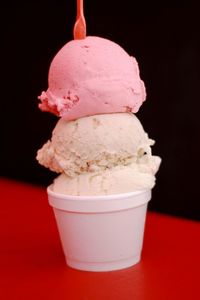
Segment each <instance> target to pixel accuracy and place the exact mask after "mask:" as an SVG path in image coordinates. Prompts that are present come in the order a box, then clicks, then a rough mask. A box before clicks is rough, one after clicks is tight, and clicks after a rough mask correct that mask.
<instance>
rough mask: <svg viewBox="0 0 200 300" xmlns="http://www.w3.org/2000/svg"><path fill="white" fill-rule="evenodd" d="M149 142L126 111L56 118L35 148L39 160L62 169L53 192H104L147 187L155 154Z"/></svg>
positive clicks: (152, 180)
mask: <svg viewBox="0 0 200 300" xmlns="http://www.w3.org/2000/svg"><path fill="white" fill-rule="evenodd" d="M153 144H154V141H153V140H151V139H149V138H148V135H147V134H146V133H145V131H144V129H143V127H142V125H141V123H140V121H139V120H138V118H137V117H136V116H135V115H134V114H131V113H115V114H101V115H95V116H89V117H84V118H80V119H77V120H75V121H66V120H64V119H60V120H59V121H58V123H57V125H56V127H55V129H54V131H53V134H52V138H51V141H48V142H47V143H46V144H45V145H44V146H43V147H42V148H41V149H40V150H39V151H38V155H37V159H38V161H39V162H40V164H42V165H44V166H45V167H47V168H49V169H51V170H52V171H55V172H57V173H62V174H61V175H60V176H58V178H56V180H55V181H54V184H53V187H52V188H53V190H54V191H55V192H60V193H65V194H69V195H107V194H116V193H125V192H130V191H133V190H138V189H145V188H146V189H147V188H148V189H151V188H152V187H153V186H154V184H155V173H156V172H157V170H158V168H159V164H160V158H159V157H157V156H152V154H151V146H152V145H153Z"/></svg>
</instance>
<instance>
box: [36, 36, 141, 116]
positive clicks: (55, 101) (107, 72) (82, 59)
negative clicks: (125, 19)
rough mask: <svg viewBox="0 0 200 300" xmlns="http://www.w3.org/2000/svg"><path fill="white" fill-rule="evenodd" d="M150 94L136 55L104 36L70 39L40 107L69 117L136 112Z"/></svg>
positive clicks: (56, 59)
mask: <svg viewBox="0 0 200 300" xmlns="http://www.w3.org/2000/svg"><path fill="white" fill-rule="evenodd" d="M145 98H146V92H145V86H144V83H143V81H142V80H141V79H140V75H139V68H138V64H137V61H136V60H135V58H133V57H130V56H129V55H128V54H127V53H126V52H125V51H124V50H123V49H122V48H121V47H120V46H119V45H117V44H116V43H114V42H111V41H110V40H107V39H103V38H100V37H90V36H89V37H86V38H85V39H82V40H72V41H70V42H69V43H67V44H66V45H65V46H64V47H63V48H62V49H61V50H60V51H59V52H58V53H57V55H56V56H55V57H54V59H53V61H52V63H51V66H50V70H49V88H48V90H47V91H46V92H42V94H41V96H40V97H39V99H40V100H41V103H40V104H39V107H40V109H41V110H43V111H49V112H52V113H54V114H56V115H57V116H59V117H62V118H64V119H65V120H74V119H78V118H81V117H85V116H89V115H96V114H105V113H117V112H133V113H136V112H137V111H138V110H139V108H140V106H141V104H142V103H143V101H144V100H145Z"/></svg>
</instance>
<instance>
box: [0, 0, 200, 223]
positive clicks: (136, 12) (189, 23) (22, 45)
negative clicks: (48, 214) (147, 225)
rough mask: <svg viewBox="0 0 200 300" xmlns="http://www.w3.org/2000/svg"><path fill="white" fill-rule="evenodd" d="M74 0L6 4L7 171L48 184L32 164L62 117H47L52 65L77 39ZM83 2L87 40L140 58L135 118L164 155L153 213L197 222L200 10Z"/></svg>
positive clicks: (0, 165)
mask: <svg viewBox="0 0 200 300" xmlns="http://www.w3.org/2000/svg"><path fill="white" fill-rule="evenodd" d="M75 2H76V1H75V0H62V1H57V0H55V1H50V0H49V1H47V0H43V1H42V0H41V1H24V2H20V1H8V2H7V3H4V5H3V6H2V7H1V13H2V17H1V20H2V21H3V22H2V24H1V28H3V33H2V35H1V45H2V46H3V47H2V48H3V49H2V50H3V52H2V54H1V71H0V73H1V105H0V112H1V124H0V125H1V144H0V151H1V155H0V159H1V162H0V170H1V175H2V176H5V177H10V178H15V179H18V180H23V181H27V182H33V183H35V184H40V185H47V184H49V183H50V182H51V181H52V179H53V178H54V177H55V174H53V173H51V172H50V171H48V170H45V169H44V168H43V167H41V166H39V165H38V164H37V162H36V161H35V156H36V152H37V150H38V148H40V147H41V146H42V145H43V143H44V142H46V140H47V139H48V138H49V137H50V136H51V131H52V129H53V128H54V126H55V124H56V122H57V118H56V117H54V116H52V115H50V114H49V113H41V112H40V111H39V110H38V108H37V96H38V95H40V93H41V91H42V90H46V88H47V76H48V68H49V64H50V62H51V60H52V58H53V56H54V55H55V54H56V53H57V51H58V50H59V49H60V48H61V47H62V46H63V45H64V44H65V43H66V42H68V41H69V40H71V39H72V38H73V36H72V30H73V24H74V21H75V15H76V5H75V4H76V3H75ZM180 3H181V4H179V5H178V4H177V3H176V2H172V3H171V2H169V1H167V2H165V1H159V2H158V3H157V2H155V1H141V2H138V1H131V0H127V1H126V0H124V1H119V2H118V1H115V0H109V1H108V0H107V1H104V0H95V1H94V0H90V1H89V0H85V17H86V22H87V33H88V35H96V36H102V37H105V38H108V39H111V40H113V41H115V42H117V43H118V44H120V45H121V46H122V47H123V48H124V49H125V50H126V51H127V52H128V53H129V54H131V55H133V56H135V57H136V59H137V60H138V62H139V66H140V72H141V77H142V79H143V80H144V81H145V84H146V88H147V93H148V97H147V101H146V102H145V103H144V104H143V106H142V107H141V109H140V111H139V113H138V114H137V116H138V117H139V119H140V120H141V122H142V124H143V126H144V128H145V130H146V131H147V132H148V133H149V136H150V137H151V138H153V139H155V140H156V144H155V146H154V147H153V153H154V154H157V155H160V156H161V157H162V159H163V162H162V165H161V168H160V171H159V173H158V175H157V185H156V187H155V188H154V190H153V198H152V201H151V202H150V209H153V210H157V211H160V212H164V213H170V214H175V215H179V216H184V217H188V218H194V219H199V217H200V213H199V209H200V182H199V178H200V176H199V171H200V164H199V161H200V159H199V147H200V146H199V136H200V135H199V130H200V121H199V119H200V117H199V108H200V105H199V103H200V96H199V88H200V73H199V72H200V63H199V55H200V47H199V35H200V34H199V10H198V8H197V7H196V6H195V5H193V4H192V2H191V1H190V2H189V1H188V3H187V2H185V3H184V2H180Z"/></svg>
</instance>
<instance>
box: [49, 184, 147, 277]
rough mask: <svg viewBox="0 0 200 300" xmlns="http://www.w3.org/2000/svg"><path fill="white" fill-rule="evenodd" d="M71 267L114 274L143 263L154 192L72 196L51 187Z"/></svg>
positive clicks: (64, 246)
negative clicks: (147, 221)
mask: <svg viewBox="0 0 200 300" xmlns="http://www.w3.org/2000/svg"><path fill="white" fill-rule="evenodd" d="M47 193H48V199H49V204H50V205H51V206H52V207H53V210H54V214H55V218H56V222H57V226H58V231H59V234H60V239H61V243H62V247H63V251H64V254H65V258H66V262H67V264H68V265H69V266H70V267H72V268H74V269H78V270H84V271H95V272H100V271H114V270H120V269H124V268H128V267H131V266H133V265H134V264H136V263H138V262H139V261H140V257H141V251H142V245H143V236H144V226H145V220H146V211H147V205H148V202H149V200H150V199H151V190H140V191H135V192H130V193H124V194H116V195H106V196H70V195H64V194H58V193H54V192H53V191H52V186H49V187H48V188H47Z"/></svg>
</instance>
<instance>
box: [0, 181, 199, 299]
mask: <svg viewBox="0 0 200 300" xmlns="http://www.w3.org/2000/svg"><path fill="white" fill-rule="evenodd" d="M0 193H1V194H0V195H1V201H0V204H1V209H0V299H2V300H7V299H14V300H18V299H19V300H23V299H26V300H31V299H56V300H59V299H70V300H71V299H72V300H76V299H83V300H86V299H87V300H99V299H101V300H104V299H105V300H107V299H109V300H110V299H115V300H119V299H120V300H126V299H131V300H132V299H136V300H140V299H142V300H146V299H147V300H151V299H153V300H156V299H159V300H165V299H168V300H173V299H176V300H179V299H192V300H193V299H195V300H196V299H200V259H199V255H200V240H199V239H200V223H198V222H194V221H189V220H184V219H181V218H175V217H169V216H165V215H161V214H158V213H152V212H148V214H147V222H146V230H145V239H144V247H143V255H142V260H141V262H140V263H139V264H137V265H135V266H133V267H131V268H128V269H124V270H121V271H114V272H104V273H93V272H83V271H77V270H73V269H71V268H69V267H67V266H66V263H65V259H64V255H63V253H62V249H61V244H60V241H59V237H58V232H57V228H56V223H55V220H54V215H53V212H52V210H51V208H50V206H49V205H48V202H47V196H46V191H45V189H44V188H40V187H36V186H33V185H28V184H24V183H19V182H15V181H10V180H6V179H1V180H0ZM161 201H162V199H161Z"/></svg>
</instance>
